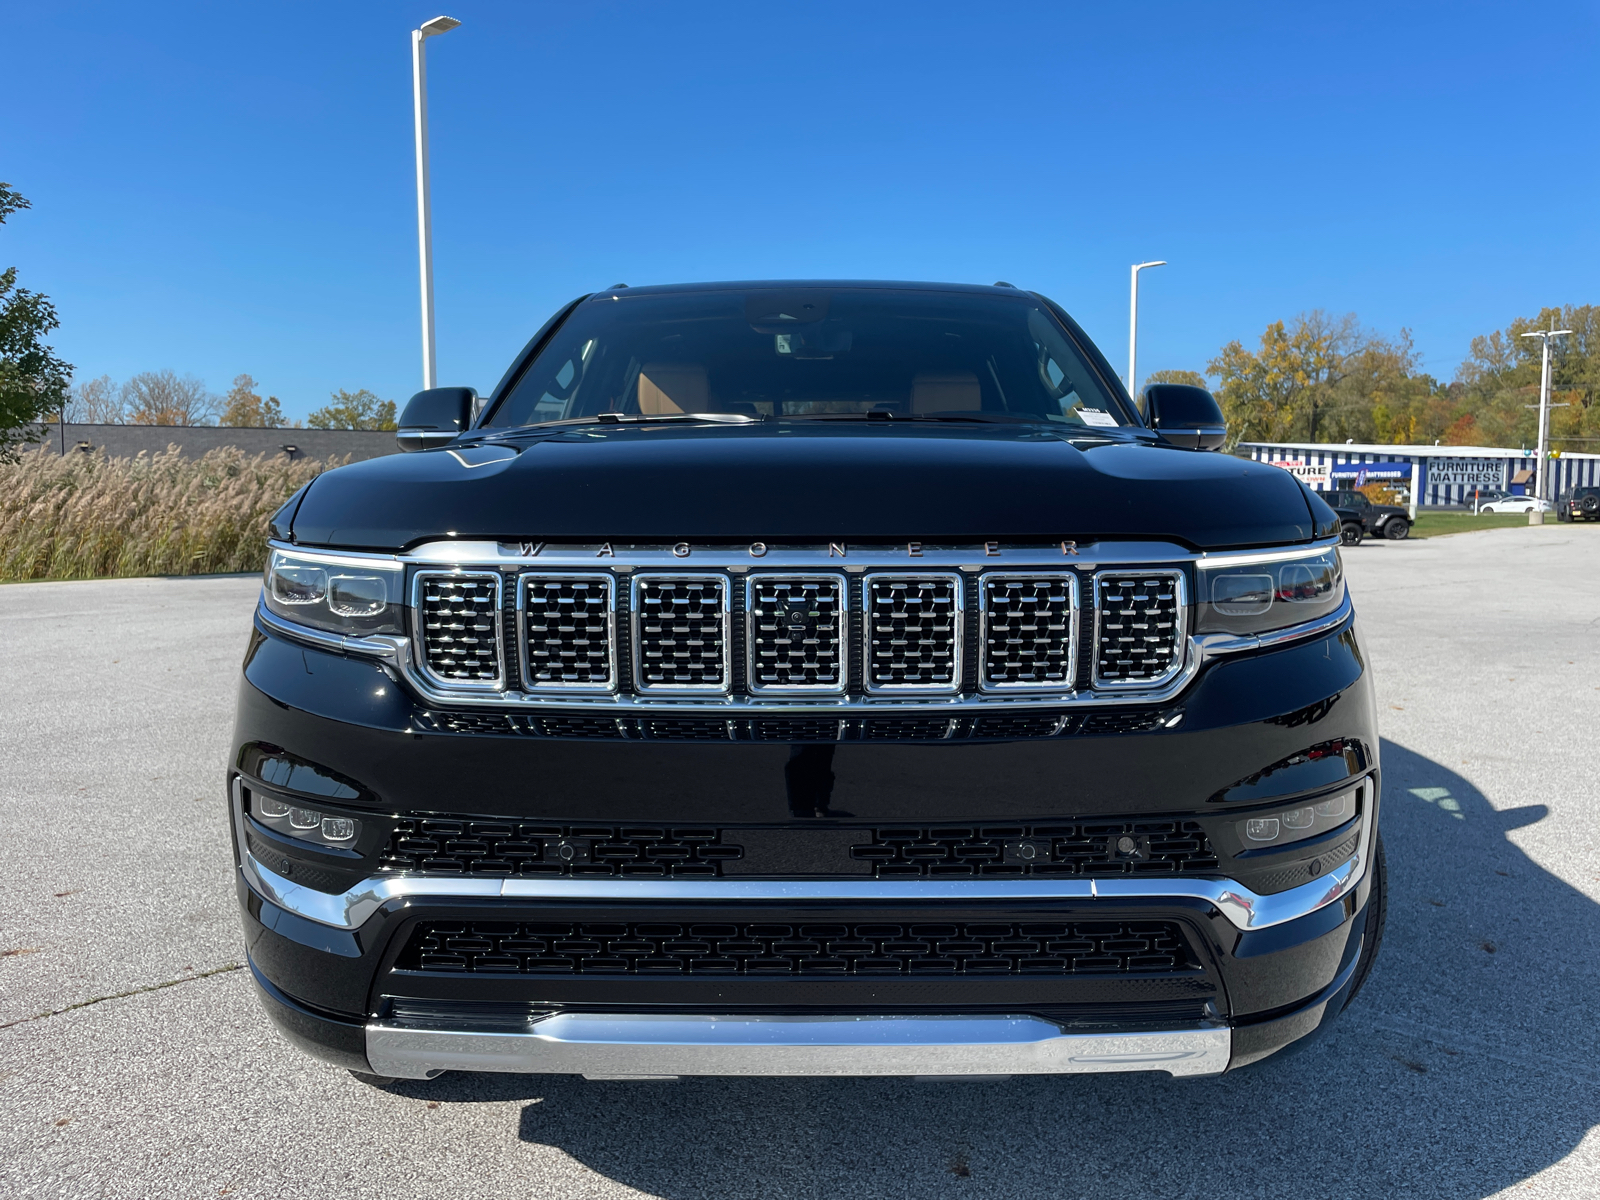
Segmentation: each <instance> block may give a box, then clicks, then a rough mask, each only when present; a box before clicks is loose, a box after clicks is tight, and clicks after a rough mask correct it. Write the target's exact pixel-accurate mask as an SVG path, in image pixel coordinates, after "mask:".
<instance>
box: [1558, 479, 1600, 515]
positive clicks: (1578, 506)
mask: <svg viewBox="0 0 1600 1200" xmlns="http://www.w3.org/2000/svg"><path fill="white" fill-rule="evenodd" d="M1556 509H1557V511H1558V512H1559V513H1560V514H1561V515H1562V516H1564V517H1567V518H1568V519H1570V520H1573V521H1600V487H1581V488H1573V489H1572V492H1571V494H1570V495H1568V496H1567V498H1566V499H1565V500H1563V501H1562V502H1561V503H1560V504H1559V505H1557V506H1556Z"/></svg>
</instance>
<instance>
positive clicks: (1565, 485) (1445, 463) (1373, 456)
mask: <svg viewBox="0 0 1600 1200" xmlns="http://www.w3.org/2000/svg"><path fill="white" fill-rule="evenodd" d="M1240 448H1241V449H1246V448H1248V449H1249V451H1250V457H1251V458H1253V459H1255V460H1256V461H1258V462H1296V463H1302V464H1304V467H1305V469H1304V470H1300V471H1297V472H1296V473H1297V474H1300V475H1301V476H1302V478H1305V479H1306V482H1307V483H1308V484H1309V485H1310V486H1311V488H1312V490H1314V491H1324V492H1325V491H1331V490H1332V489H1333V481H1332V479H1331V478H1329V477H1328V470H1329V469H1330V468H1332V467H1334V466H1337V465H1341V464H1345V463H1375V462H1400V463H1417V464H1419V465H1420V466H1421V472H1420V476H1421V491H1420V494H1419V495H1418V497H1417V503H1418V504H1420V505H1423V506H1425V507H1426V506H1434V505H1451V504H1463V503H1465V502H1466V501H1465V495H1466V492H1467V490H1468V489H1469V488H1471V487H1472V486H1474V484H1475V483H1476V484H1477V485H1478V486H1482V487H1497V488H1503V489H1505V490H1508V491H1509V490H1510V487H1511V480H1512V479H1513V478H1515V477H1516V474H1517V472H1519V471H1532V470H1533V469H1534V468H1535V466H1536V465H1537V460H1536V459H1535V457H1534V456H1533V455H1532V454H1527V453H1524V452H1523V451H1521V450H1512V449H1508V448H1505V447H1495V446H1373V445H1334V444H1327V443H1308V442H1246V443H1243V444H1242V445H1241V447H1240ZM1548 465H1549V468H1550V470H1549V473H1548V474H1549V479H1548V481H1547V484H1546V492H1547V495H1548V496H1549V498H1551V499H1554V498H1555V497H1557V496H1562V495H1565V494H1566V493H1568V492H1570V491H1571V490H1572V489H1573V488H1575V487H1591V486H1597V485H1600V454H1563V455H1562V456H1561V457H1560V458H1556V459H1551V460H1550V462H1549V464H1548ZM1318 468H1320V476H1319V475H1318V474H1317V473H1316V469H1318ZM1527 490H1528V491H1529V492H1532V491H1533V483H1532V481H1531V479H1530V481H1529V483H1528V485H1527Z"/></svg>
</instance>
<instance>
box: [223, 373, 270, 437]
mask: <svg viewBox="0 0 1600 1200" xmlns="http://www.w3.org/2000/svg"><path fill="white" fill-rule="evenodd" d="M218 424H219V425H233V426H239V427H244V428H251V429H281V428H283V407H282V406H281V405H280V404H279V403H278V398H277V397H276V396H268V397H267V398H266V399H265V400H263V399H262V398H261V396H260V395H259V394H258V393H257V392H256V381H255V380H254V379H252V378H250V376H248V375H235V376H234V377H233V386H232V387H231V388H229V389H228V394H227V395H226V396H224V397H223V398H222V419H221V420H220V421H219V422H218Z"/></svg>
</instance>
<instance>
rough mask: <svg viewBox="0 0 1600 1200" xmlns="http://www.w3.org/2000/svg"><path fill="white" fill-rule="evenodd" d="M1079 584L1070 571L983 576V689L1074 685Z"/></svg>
mask: <svg viewBox="0 0 1600 1200" xmlns="http://www.w3.org/2000/svg"><path fill="white" fill-rule="evenodd" d="M1077 584H1078V581H1077V577H1076V576H1075V575H1072V574H1070V573H1067V572H1061V573H1058V574H1053V575H986V576H984V578H983V585H982V601H981V604H982V608H981V612H982V618H983V636H982V642H983V659H982V662H983V672H982V677H981V685H982V686H983V687H984V688H985V689H986V690H990V689H992V690H995V691H1002V690H1004V691H1020V690H1027V689H1036V688H1052V689H1056V690H1059V689H1060V688H1062V687H1063V686H1065V687H1070V686H1071V685H1072V677H1073V675H1074V674H1075V673H1076V671H1077V654H1076V649H1077V647H1076V641H1077V639H1076V638H1075V637H1074V636H1073V617H1074V615H1075V610H1076V608H1077V603H1076V599H1077V590H1078V588H1077Z"/></svg>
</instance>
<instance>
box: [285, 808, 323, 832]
mask: <svg viewBox="0 0 1600 1200" xmlns="http://www.w3.org/2000/svg"><path fill="white" fill-rule="evenodd" d="M321 824H322V814H321V813H319V812H318V811H317V810H316V809H314V808H295V809H291V810H290V811H289V825H290V827H291V828H293V829H316V828H317V827H318V826H320V825H321Z"/></svg>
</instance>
